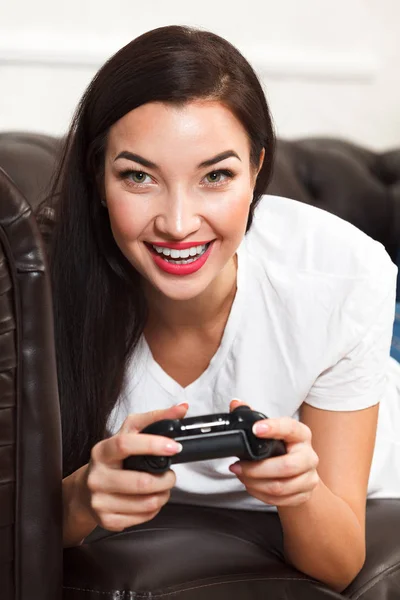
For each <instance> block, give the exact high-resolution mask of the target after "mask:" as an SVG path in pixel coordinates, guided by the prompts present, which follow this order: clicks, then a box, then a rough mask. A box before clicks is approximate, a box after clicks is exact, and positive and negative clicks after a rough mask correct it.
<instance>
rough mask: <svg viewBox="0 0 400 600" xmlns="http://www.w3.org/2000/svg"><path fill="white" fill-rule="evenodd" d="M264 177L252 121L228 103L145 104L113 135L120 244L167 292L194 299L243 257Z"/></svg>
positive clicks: (111, 204)
mask: <svg viewBox="0 0 400 600" xmlns="http://www.w3.org/2000/svg"><path fill="white" fill-rule="evenodd" d="M256 175H257V172H256V171H255V170H254V168H253V166H252V165H251V164H250V144H249V140H248V137H247V135H246V132H245V130H244V128H243V126H242V125H241V123H240V122H239V121H238V120H237V119H236V117H235V116H234V115H233V114H232V113H231V112H230V110H228V109H227V108H225V107H224V106H223V105H222V104H220V103H219V102H215V101H193V102H190V103H187V104H185V105H184V106H181V107H176V106H173V105H170V104H164V103H161V102H152V103H148V104H145V105H142V106H140V107H139V108H136V109H135V110H132V111H131V112H129V113H128V114H126V115H125V116H124V117H123V118H121V119H120V120H119V121H117V122H116V123H115V124H114V125H113V127H112V128H111V130H110V132H109V136H108V140H107V148H106V155H105V199H106V203H107V208H108V212H109V218H110V223H111V228H112V231H113V235H114V238H115V241H116V243H117V244H118V246H119V248H120V249H121V251H122V253H123V254H124V255H125V256H126V258H127V259H128V260H129V261H130V263H131V264H132V265H133V266H134V267H135V269H137V271H139V273H140V274H141V275H142V276H143V277H144V278H145V279H146V280H147V281H148V282H149V283H150V284H151V285H152V286H153V288H155V290H157V291H158V292H159V293H161V294H162V295H164V296H167V297H169V298H171V299H177V300H188V299H190V298H194V297H196V296H198V295H200V294H201V293H202V292H203V291H204V290H205V289H206V288H208V286H209V285H210V284H211V283H212V282H213V281H214V280H216V279H217V278H218V277H219V276H221V274H222V272H223V271H224V268H225V267H227V265H228V264H229V263H230V262H231V260H232V258H233V256H234V255H235V252H236V250H237V248H238V246H239V244H240V242H241V240H242V238H243V236H244V233H245V230H246V224H247V218H248V214H249V207H250V203H251V200H252V197H253V188H254V185H255V179H256Z"/></svg>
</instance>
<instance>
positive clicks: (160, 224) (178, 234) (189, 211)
mask: <svg viewBox="0 0 400 600" xmlns="http://www.w3.org/2000/svg"><path fill="white" fill-rule="evenodd" d="M201 222H202V219H201V216H200V215H199V213H198V210H197V208H196V204H195V202H194V201H193V200H192V199H191V198H190V197H189V194H185V193H181V192H179V193H176V192H175V193H174V194H173V195H172V194H171V195H168V197H167V198H166V199H165V202H164V203H163V209H162V210H161V211H160V212H159V214H158V215H157V217H156V219H155V228H156V230H157V232H158V233H160V234H162V235H163V236H164V237H166V238H170V239H174V240H184V239H185V238H187V237H189V236H190V235H191V234H193V233H195V232H196V231H198V230H199V229H200V227H201Z"/></svg>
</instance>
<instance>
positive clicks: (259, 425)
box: [253, 423, 271, 435]
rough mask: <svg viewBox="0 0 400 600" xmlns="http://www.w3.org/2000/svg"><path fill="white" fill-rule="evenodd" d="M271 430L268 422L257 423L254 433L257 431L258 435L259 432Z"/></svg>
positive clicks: (254, 426)
mask: <svg viewBox="0 0 400 600" xmlns="http://www.w3.org/2000/svg"><path fill="white" fill-rule="evenodd" d="M270 430H271V427H270V426H269V425H267V424H266V423H256V424H255V425H253V433H255V434H256V435H258V434H259V433H266V432H267V431H270Z"/></svg>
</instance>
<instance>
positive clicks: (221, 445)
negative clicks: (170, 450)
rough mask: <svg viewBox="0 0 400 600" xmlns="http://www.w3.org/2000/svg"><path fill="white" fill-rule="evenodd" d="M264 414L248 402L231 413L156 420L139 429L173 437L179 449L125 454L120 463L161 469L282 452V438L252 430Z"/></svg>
mask: <svg viewBox="0 0 400 600" xmlns="http://www.w3.org/2000/svg"><path fill="white" fill-rule="evenodd" d="M266 418H267V417H266V416H265V415H263V414H262V413H260V412H257V411H254V410H251V408H249V407H248V406H238V407H237V408H235V410H233V411H232V412H231V413H219V414H214V415H203V416H200V417H189V418H186V419H164V420H162V421H157V422H156V423H152V424H151V425H149V426H148V427H146V428H145V429H143V430H142V431H141V433H146V434H149V433H150V434H153V435H162V436H165V437H169V438H173V439H174V440H175V441H176V442H180V443H181V444H182V446H183V449H182V451H181V452H179V454H176V455H174V456H153V455H151V456H150V455H147V456H129V457H128V458H126V459H125V460H124V461H123V467H124V469H129V470H133V471H146V472H148V473H164V472H165V471H168V469H169V468H170V467H171V465H172V464H180V463H188V462H194V461H200V460H211V459H214V458H227V457H229V456H236V457H237V458H239V459H240V460H262V459H264V458H271V457H273V456H281V455H282V454H286V446H285V443H284V442H283V441H282V440H274V439H261V438H258V437H257V436H255V435H254V433H253V432H252V427H253V425H254V423H256V422H257V421H261V420H262V419H266Z"/></svg>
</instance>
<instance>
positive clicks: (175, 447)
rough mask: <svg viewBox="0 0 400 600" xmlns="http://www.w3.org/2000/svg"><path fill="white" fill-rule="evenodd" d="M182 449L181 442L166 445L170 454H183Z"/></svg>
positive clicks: (166, 449)
mask: <svg viewBox="0 0 400 600" xmlns="http://www.w3.org/2000/svg"><path fill="white" fill-rule="evenodd" d="M182 449H183V446H182V444H180V443H179V442H169V443H168V444H165V451H166V452H168V454H178V453H179V452H182Z"/></svg>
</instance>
